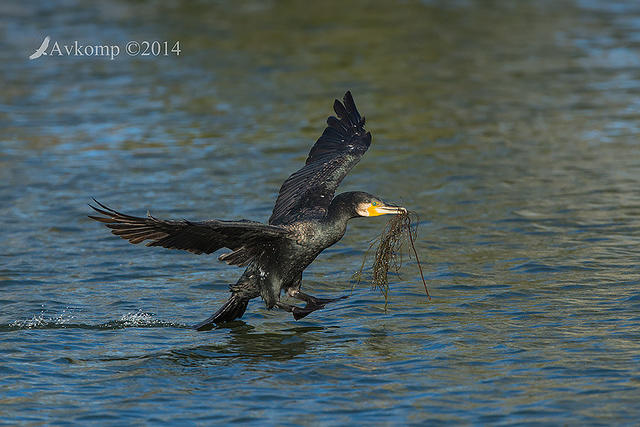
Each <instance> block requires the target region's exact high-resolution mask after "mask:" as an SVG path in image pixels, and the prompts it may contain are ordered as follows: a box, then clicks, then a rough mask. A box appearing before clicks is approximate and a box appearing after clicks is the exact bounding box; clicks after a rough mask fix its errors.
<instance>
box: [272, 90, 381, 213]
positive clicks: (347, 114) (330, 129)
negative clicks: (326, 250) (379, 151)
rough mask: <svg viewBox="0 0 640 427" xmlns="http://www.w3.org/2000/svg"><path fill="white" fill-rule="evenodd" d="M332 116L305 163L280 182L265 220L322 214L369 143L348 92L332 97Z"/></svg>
mask: <svg viewBox="0 0 640 427" xmlns="http://www.w3.org/2000/svg"><path fill="white" fill-rule="evenodd" d="M333 109H334V111H335V112H336V115H337V116H338V117H335V116H330V117H329V118H328V119H327V127H326V128H325V130H324V132H322V135H321V136H320V138H318V140H317V141H316V143H315V144H314V145H313V147H312V148H311V151H310V152H309V156H308V157H307V160H306V162H305V166H304V167H303V168H302V169H300V170H298V171H297V172H295V173H293V174H292V175H291V176H289V178H288V179H287V180H286V181H285V182H284V183H283V184H282V187H281V188H280V192H279V194H278V199H277V200H276V204H275V206H274V208H273V213H272V214H271V218H269V224H288V223H291V222H293V221H295V220H297V219H299V218H301V217H303V216H305V215H309V214H314V215H324V214H326V210H327V208H328V207H329V204H330V203H331V200H332V199H333V196H334V194H335V191H336V189H337V188H338V185H340V182H341V181H342V179H343V178H344V177H345V176H346V175H347V173H349V171H350V170H351V168H353V166H355V164H356V163H358V161H359V160H360V158H361V157H362V155H363V154H364V153H365V152H366V151H367V149H368V148H369V145H370V144H371V133H369V132H367V131H366V130H365V128H364V124H365V119H364V117H362V116H360V113H359V112H358V109H357V108H356V104H355V102H354V101H353V97H352V96H351V92H347V93H346V94H345V95H344V98H343V102H340V101H338V100H337V99H336V100H335V102H334V104H333Z"/></svg>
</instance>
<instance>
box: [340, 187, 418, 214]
mask: <svg viewBox="0 0 640 427" xmlns="http://www.w3.org/2000/svg"><path fill="white" fill-rule="evenodd" d="M340 196H342V197H344V199H345V201H346V202H347V204H348V205H350V206H349V207H350V208H351V209H352V210H353V213H354V215H353V216H354V217H363V216H380V215H387V214H402V213H406V212H407V210H406V209H405V208H403V207H402V206H394V205H392V204H389V203H386V202H384V201H383V200H382V199H380V198H379V197H376V196H374V195H372V194H369V193H365V192H362V191H353V192H349V193H342V194H341V195H340Z"/></svg>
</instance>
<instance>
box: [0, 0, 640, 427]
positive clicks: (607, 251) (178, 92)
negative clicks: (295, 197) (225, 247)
mask: <svg viewBox="0 0 640 427" xmlns="http://www.w3.org/2000/svg"><path fill="white" fill-rule="evenodd" d="M0 34H2V37H1V38H0V61H1V62H2V67H0V76H1V77H2V90H1V91H0V242H1V245H0V247H1V249H0V289H1V291H0V354H1V358H0V359H1V360H2V362H0V423H2V424H6V425H16V424H22V425H39V424H51V425H62V424H72V425H87V424H100V425H129V424H177V423H180V424H185V425H189V424H191V425H210V424H213V423H220V424H229V423H238V424H242V425H264V424H277V425H300V424H302V425H336V424H344V425H346V424H349V425H352V424H365V423H366V424H372V425H403V424H430V425H434V424H447V425H450V424H479V425H513V424H517V425H526V424H552V425H559V424H568V425H584V424H591V425H598V424H599V425H611V424H626V425H633V424H636V423H637V422H638V421H637V420H638V419H640V405H639V404H638V396H639V395H640V367H639V366H640V267H639V266H640V252H639V251H638V247H639V243H640V237H639V236H640V234H639V233H640V193H639V192H638V188H640V160H639V159H640V156H638V154H639V152H638V136H639V133H640V128H639V127H638V113H639V112H640V104H639V102H638V94H640V71H639V70H640V69H639V68H638V66H639V65H640V54H639V53H638V43H639V41H640V4H638V3H637V2H632V1H627V2H611V1H596V0H593V1H554V2H551V1H543V2H508V1H493V2H490V6H488V4H487V3H486V2H483V1H455V2H444V1H443V2H439V1H424V2H421V3H418V2H404V3H368V2H363V3H353V4H350V5H349V6H348V7H347V6H345V5H344V4H343V3H340V2H322V3H321V4H307V3H296V2H274V3H264V2H256V3H244V4H242V5H238V4H236V3H232V2H222V3H215V4H204V3H203V4H200V3H192V2H174V3H167V4H162V3H158V2H151V1H140V2H135V3H128V2H114V3H108V4H107V3H105V4H89V3H85V2H78V1H73V0H69V1H58V2H55V1H54V2H5V3H2V4H0ZM46 35H49V36H50V38H51V42H52V43H53V42H54V41H58V42H59V43H60V44H63V43H67V44H69V43H73V41H74V40H79V41H80V42H83V43H86V44H97V43H110V44H111V43H113V44H118V45H120V46H122V47H124V45H125V44H126V43H127V42H128V41H131V40H137V41H142V40H160V41H164V40H168V41H176V40H179V41H180V42H181V48H182V52H181V54H180V56H167V57H128V56H126V55H124V54H121V55H120V56H118V57H117V58H115V59H114V60H113V61H111V60H109V59H108V58H104V57H67V56H63V57H58V56H51V55H45V56H42V57H40V58H38V59H35V60H32V61H30V60H29V59H27V58H28V56H29V55H31V54H32V53H33V52H34V51H35V50H36V49H37V48H38V46H40V44H41V43H42V41H43V38H44V37H45V36H46ZM347 89H350V90H351V91H352V92H353V94H354V97H355V98H356V102H357V104H358V106H359V108H360V110H361V112H362V113H363V114H365V115H366V117H367V123H368V128H369V129H370V130H371V132H372V134H373V143H372V146H371V149H370V151H369V152H368V153H367V154H366V156H365V157H364V158H363V160H362V161H361V163H360V164H359V165H358V166H357V167H356V168H355V169H354V170H353V171H352V173H351V174H350V175H349V176H348V177H347V179H345V181H344V183H343V185H342V187H341V191H348V190H364V191H368V192H371V193H374V194H377V195H379V196H380V197H382V198H383V199H385V200H390V201H394V202H398V203H402V204H403V205H404V206H407V207H408V208H409V209H412V210H414V211H416V212H418V214H419V215H420V222H419V238H418V241H417V242H416V247H417V249H418V252H419V253H420V255H421V259H422V265H423V269H424V271H425V276H426V279H427V281H428V285H429V289H430V292H431V294H432V300H431V301H430V302H429V301H427V300H426V298H425V294H424V289H423V287H422V283H421V281H420V276H419V273H418V269H417V266H416V264H415V261H413V260H412V259H407V258H406V257H405V263H404V266H403V267H402V270H401V274H400V275H399V276H397V275H394V276H392V277H391V279H392V280H391V283H390V286H391V294H390V302H389V306H388V310H387V311H386V312H385V310H384V306H385V302H384V298H383V296H382V295H380V293H379V292H378V291H375V290H372V289H370V288H369V287H368V286H367V284H366V283H364V284H360V285H358V286H355V287H354V283H353V281H352V280H351V275H352V274H353V273H354V272H355V271H356V270H357V269H358V267H359V266H360V263H361V262H362V257H363V255H364V252H365V250H366V249H367V247H368V246H369V241H370V240H371V239H372V238H374V237H375V236H377V235H378V233H379V232H380V231H381V229H382V228H383V226H384V224H385V221H386V219H385V217H381V218H371V219H360V220H354V221H352V223H351V224H350V226H349V230H348V232H347V235H346V236H345V237H344V239H343V240H342V241H341V242H339V243H338V244H337V245H335V246H334V247H332V248H330V249H329V250H327V251H325V252H324V253H323V254H322V255H321V256H320V257H319V258H318V259H317V261H316V262H315V263H314V264H312V266H311V267H310V268H309V269H308V270H307V271H306V273H305V276H304V281H303V289H304V290H306V291H307V292H309V293H311V294H313V295H318V296H321V297H337V296H340V295H350V297H349V298H348V299H345V300H341V301H339V302H336V303H334V304H331V305H329V306H327V308H326V309H324V310H322V311H318V312H315V313H313V314H312V315H310V316H309V317H307V318H305V319H303V320H302V321H297V322H296V321H294V320H293V318H292V317H291V315H290V314H288V313H284V312H280V311H268V310H266V309H265V307H264V305H263V304H262V302H261V301H253V302H252V303H251V304H250V305H249V309H248V311H247V314H246V315H245V316H244V317H243V319H242V322H238V323H234V324H232V325H229V326H227V327H222V328H219V329H215V330H212V331H209V332H196V331H194V330H192V329H191V328H190V325H192V324H194V323H196V322H198V321H201V320H203V319H205V318H206V317H208V316H209V315H210V314H211V313H212V312H213V311H215V310H216V309H217V308H218V307H219V306H220V304H221V303H223V301H224V300H225V299H226V297H227V295H228V292H227V285H228V284H229V283H234V282H235V280H236V279H237V277H238V276H239V274H240V273H241V270H239V269H236V268H233V267H228V266H226V265H224V264H221V263H218V262H217V260H216V257H215V256H195V255H192V254H189V253H182V252H178V251H169V250H165V249H162V248H145V247H143V246H134V245H130V244H128V243H127V242H126V241H124V240H122V239H118V238H116V237H114V236H113V235H111V234H110V233H109V232H108V230H106V229H105V228H104V227H101V226H100V225H99V224H97V223H95V222H93V221H91V220H89V219H88V218H87V217H86V215H87V214H89V213H90V212H89V208H88V206H87V203H88V202H90V200H91V199H90V198H91V197H96V198H98V199H99V200H101V201H104V202H106V203H108V204H109V205H111V206H113V207H115V208H117V209H120V210H123V211H125V212H127V213H131V214H136V215H143V214H145V213H146V212H147V210H150V211H151V213H152V214H153V215H155V216H157V217H161V218H188V219H194V220H197V219H206V218H220V219H234V218H248V219H252V220H260V221H266V220H267V218H268V217H269V215H270V212H271V208H272V206H273V201H274V200H275V197H276V194H277V190H278V188H279V186H280V184H281V183H282V181H283V180H284V179H285V178H286V177H287V176H288V175H289V174H290V173H291V172H293V171H295V170H296V169H297V168H299V167H300V166H301V165H302V164H303V162H304V159H305V156H306V154H307V152H308V150H309V148H310V146H311V144H312V143H313V142H314V141H315V139H316V138H317V137H318V135H319V134H320V133H321V132H322V129H323V124H324V120H325V118H326V116H327V115H328V114H329V113H330V112H331V110H330V108H331V104H332V101H333V99H334V98H336V97H340V96H341V95H342V94H343V93H344V92H345V91H346V90H347ZM352 288H353V289H352Z"/></svg>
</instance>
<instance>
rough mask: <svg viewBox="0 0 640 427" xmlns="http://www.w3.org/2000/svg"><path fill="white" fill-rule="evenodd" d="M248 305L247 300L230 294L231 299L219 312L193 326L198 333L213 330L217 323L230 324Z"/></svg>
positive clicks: (240, 315)
mask: <svg viewBox="0 0 640 427" xmlns="http://www.w3.org/2000/svg"><path fill="white" fill-rule="evenodd" d="M247 304H249V299H247V298H242V297H241V296H239V295H238V294H236V293H232V294H231V297H230V298H229V299H228V300H227V302H225V303H224V305H223V306H222V307H220V310H218V311H216V312H215V313H214V314H213V315H212V316H211V317H209V318H208V319H207V320H205V321H203V322H200V323H198V324H197V325H195V326H194V328H195V329H197V330H199V331H208V330H210V329H213V327H214V326H215V325H216V324H217V323H224V322H230V321H232V320H235V319H238V318H240V317H242V315H243V314H244V312H245V310H246V309H247Z"/></svg>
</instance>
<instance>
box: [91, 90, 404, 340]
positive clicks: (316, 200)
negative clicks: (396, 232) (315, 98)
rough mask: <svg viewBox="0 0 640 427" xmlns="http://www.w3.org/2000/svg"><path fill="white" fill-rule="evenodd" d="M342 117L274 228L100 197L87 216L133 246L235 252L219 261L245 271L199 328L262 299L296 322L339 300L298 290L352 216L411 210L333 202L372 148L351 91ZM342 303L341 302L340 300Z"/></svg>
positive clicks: (281, 203) (287, 196)
mask: <svg viewBox="0 0 640 427" xmlns="http://www.w3.org/2000/svg"><path fill="white" fill-rule="evenodd" d="M333 109H334V110H335V112H336V115H337V116H338V117H334V116H331V117H329V118H328V119H327V124H328V126H327V128H326V129H325V130H324V132H323V133H322V136H320V138H319V139H318V140H317V141H316V143H315V144H314V145H313V147H312V148H311V151H310V152H309V156H308V157H307V161H306V163H305V165H304V167H303V168H302V169H300V170H299V171H297V172H295V173H294V174H293V175H291V176H290V177H289V178H288V179H287V180H286V181H285V182H284V183H283V184H282V187H281V188H280V193H279V194H278V199H277V200H276V204H275V207H274V208H273V213H272V214H271V218H269V224H268V225H267V224H262V223H259V222H254V221H249V220H245V219H243V220H238V221H222V220H217V219H213V220H208V221H199V222H192V221H187V220H162V219H158V218H154V217H153V216H151V215H149V214H147V217H146V218H140V217H135V216H130V215H125V214H122V213H120V212H117V211H115V210H113V209H111V208H109V207H107V206H105V205H103V204H102V203H100V202H98V201H97V200H95V199H93V200H94V201H95V202H96V203H97V204H98V205H99V207H95V206H92V205H89V206H91V207H92V208H93V209H94V210H95V211H96V212H98V213H99V214H101V215H102V216H89V218H92V219H94V220H96V221H100V222H103V223H105V225H106V226H107V227H109V228H111V232H112V233H113V234H115V235H117V236H120V237H122V238H123V239H127V240H129V242H130V243H134V244H136V243H141V242H144V241H145V240H150V242H148V243H147V246H162V247H165V248H169V249H183V250H187V251H189V252H193V253H195V254H203V253H205V254H210V253H213V252H215V251H217V250H218V249H221V248H228V249H230V250H231V252H228V253H225V254H223V255H221V256H220V257H219V258H218V259H219V260H221V261H225V262H226V263H228V264H231V265H237V266H246V269H245V271H244V273H243V274H242V276H240V279H238V282H237V283H236V284H235V285H230V286H229V288H230V291H231V297H230V298H229V299H228V301H227V302H226V303H225V304H224V305H223V306H222V307H221V308H220V309H219V310H218V311H217V312H216V313H215V314H213V315H212V316H211V317H210V318H208V319H207V320H205V321H203V322H201V323H199V324H197V325H196V326H195V328H196V329H198V330H207V329H211V328H212V327H213V326H214V325H215V324H217V323H223V322H228V321H231V320H234V319H237V318H240V317H242V315H243V314H244V312H245V310H246V308H247V304H248V303H249V300H251V299H253V298H256V297H258V296H261V297H262V299H263V300H264V302H265V304H266V306H267V308H269V309H271V308H273V307H278V308H280V309H282V310H286V311H289V312H291V313H293V317H294V318H295V319H296V320H297V319H300V318H302V317H304V316H306V315H308V314H309V313H311V312H313V311H315V310H317V309H320V308H323V307H324V306H325V304H327V303H330V302H333V301H337V300H338V299H341V298H337V299H320V298H316V297H313V296H311V295H307V294H304V293H302V292H301V291H300V285H301V283H302V272H303V271H304V270H305V268H307V266H308V265H309V264H311V262H313V260H314V259H315V258H316V257H317V256H318V255H319V254H320V252H322V251H323V250H325V249H326V248H328V247H329V246H331V245H333V244H334V243H336V242H337V241H338V240H340V239H341V238H342V236H343V235H344V233H345V230H346V228H347V221H349V220H350V219H351V218H357V217H370V216H378V215H385V214H399V213H404V212H406V209H405V208H403V207H399V206H392V205H389V204H386V203H384V202H383V201H382V200H381V199H380V198H378V197H375V196H373V195H371V194H368V193H364V192H360V191H352V192H347V193H341V194H338V195H337V196H335V197H334V193H335V191H336V188H337V187H338V185H339V184H340V181H342V179H343V178H344V177H345V176H346V175H347V173H348V172H349V171H350V170H351V168H353V166H354V165H355V164H356V163H358V161H359V160H360V158H361V157H362V155H363V154H364V153H365V152H366V151H367V149H368V148H369V145H370V144H371V133H369V132H367V131H366V130H365V129H364V117H361V116H360V113H358V110H357V109H356V105H355V103H354V102H353V97H352V96H351V92H347V93H346V94H345V95H344V98H343V102H340V101H338V100H337V99H336V100H335V102H334V104H333ZM282 291H285V292H286V293H287V295H289V296H290V297H293V298H295V299H298V300H301V301H304V302H305V303H306V305H305V306H304V307H298V306H293V305H290V304H286V303H284V302H281V301H280V294H281V292H282ZM343 298H344V297H343Z"/></svg>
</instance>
